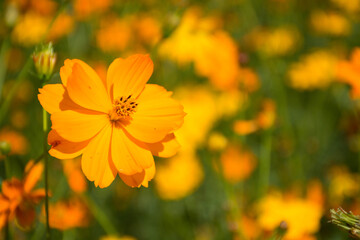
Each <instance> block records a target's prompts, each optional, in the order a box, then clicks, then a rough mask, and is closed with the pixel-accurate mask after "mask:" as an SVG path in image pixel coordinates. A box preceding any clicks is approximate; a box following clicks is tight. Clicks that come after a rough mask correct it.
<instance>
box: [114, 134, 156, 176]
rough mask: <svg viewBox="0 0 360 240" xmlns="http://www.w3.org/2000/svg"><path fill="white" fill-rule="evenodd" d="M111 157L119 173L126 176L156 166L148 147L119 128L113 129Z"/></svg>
mask: <svg viewBox="0 0 360 240" xmlns="http://www.w3.org/2000/svg"><path fill="white" fill-rule="evenodd" d="M111 157H112V161H113V163H114V165H115V167H116V169H117V170H118V172H119V173H123V174H126V175H132V174H135V173H141V172H142V171H143V169H146V168H149V167H151V166H152V165H153V164H154V158H153V156H152V154H151V152H150V150H149V149H148V148H147V146H146V145H145V144H144V143H141V142H139V141H138V140H136V139H134V138H133V137H131V136H127V135H126V134H125V133H124V131H123V129H121V128H117V127H114V128H113V135H112V141H111Z"/></svg>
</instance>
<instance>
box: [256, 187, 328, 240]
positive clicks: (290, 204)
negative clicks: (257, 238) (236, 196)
mask: <svg viewBox="0 0 360 240" xmlns="http://www.w3.org/2000/svg"><path fill="white" fill-rule="evenodd" d="M319 187H320V188H319ZM319 194H320V195H321V196H322V193H321V186H320V185H319V184H317V183H316V184H314V185H313V186H311V188H310V189H309V191H308V197H307V198H305V199H304V198H299V197H296V196H291V195H290V196H285V195H282V194H281V193H271V194H269V195H267V196H265V197H264V198H263V199H262V200H261V201H260V202H259V205H258V210H259V218H258V222H259V224H260V226H261V227H262V228H263V229H264V230H267V231H272V230H274V229H275V228H277V227H278V226H279V225H280V223H281V222H282V221H285V222H286V224H287V226H288V230H287V232H286V234H285V238H284V239H285V240H296V239H308V237H309V236H311V235H312V234H314V233H316V232H317V231H318V230H319V227H320V219H321V216H322V212H323V210H322V202H321V196H320V199H319Z"/></svg>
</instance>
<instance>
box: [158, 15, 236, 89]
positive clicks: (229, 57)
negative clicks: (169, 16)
mask: <svg viewBox="0 0 360 240" xmlns="http://www.w3.org/2000/svg"><path fill="white" fill-rule="evenodd" d="M201 15H202V14H201V11H199V10H198V9H190V10H188V11H187V12H186V13H185V14H184V16H183V19H182V20H181V23H180V25H179V26H178V27H177V29H176V30H175V31H174V32H173V33H172V35H171V36H170V37H169V38H167V39H166V40H165V41H163V43H162V44H161V45H160V47H159V54H160V55H161V56H163V57H165V58H169V59H171V60H174V61H176V62H178V63H179V64H180V65H184V64H189V63H194V65H195V70H196V72H197V73H198V74H199V75H200V76H204V77H207V78H209V80H210V82H211V83H212V84H213V85H214V86H215V87H216V88H218V89H220V90H229V89H233V88H235V87H236V84H237V78H238V74H239V65H238V49H237V45H236V43H235V42H234V40H233V39H232V38H231V37H230V35H229V34H228V33H226V32H225V31H223V30H221V29H219V28H218V20H217V19H214V18H202V17H201Z"/></svg>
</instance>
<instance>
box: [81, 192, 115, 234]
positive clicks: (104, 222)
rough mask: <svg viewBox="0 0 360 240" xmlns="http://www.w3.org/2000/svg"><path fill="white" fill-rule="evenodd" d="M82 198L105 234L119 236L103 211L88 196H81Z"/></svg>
mask: <svg viewBox="0 0 360 240" xmlns="http://www.w3.org/2000/svg"><path fill="white" fill-rule="evenodd" d="M82 197H83V199H84V200H85V202H86V203H87V204H88V206H89V209H90V211H91V212H92V214H93V216H94V217H95V218H96V220H97V221H98V223H99V224H100V225H101V227H102V228H103V229H104V231H105V232H106V234H108V235H119V233H118V231H117V230H116V228H115V227H114V225H113V224H112V222H111V221H110V220H109V218H108V217H107V216H106V214H105V213H104V211H103V210H102V209H100V207H99V206H98V205H97V204H96V202H95V201H94V200H93V199H92V198H91V197H89V196H88V195H83V196H82Z"/></svg>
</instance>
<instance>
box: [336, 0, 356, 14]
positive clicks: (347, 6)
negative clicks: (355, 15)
mask: <svg viewBox="0 0 360 240" xmlns="http://www.w3.org/2000/svg"><path fill="white" fill-rule="evenodd" d="M331 2H333V3H334V4H336V5H337V6H339V7H341V8H342V9H344V10H346V11H347V12H357V11H359V10H360V0H351V1H349V0H331Z"/></svg>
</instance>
